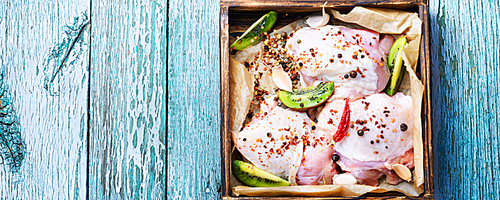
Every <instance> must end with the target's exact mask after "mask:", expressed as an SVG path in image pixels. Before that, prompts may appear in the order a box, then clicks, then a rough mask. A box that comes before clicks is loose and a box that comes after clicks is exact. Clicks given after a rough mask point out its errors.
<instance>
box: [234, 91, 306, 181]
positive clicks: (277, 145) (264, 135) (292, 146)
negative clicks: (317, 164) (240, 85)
mask: <svg viewBox="0 0 500 200" xmlns="http://www.w3.org/2000/svg"><path fill="white" fill-rule="evenodd" d="M272 99H273V98H272V97H271V98H269V99H268V100H266V101H264V102H263V104H262V105H261V111H262V113H261V114H258V115H256V116H255V117H254V118H253V120H252V121H251V122H250V123H249V124H248V125H247V126H246V127H245V128H244V129H243V130H242V131H241V132H240V133H238V134H237V135H236V136H235V137H234V138H233V139H234V140H235V145H236V148H237V149H238V150H239V151H240V153H241V154H242V155H243V157H245V158H246V159H247V160H249V161H250V162H252V163H253V164H254V165H255V166H256V167H258V168H260V169H263V170H265V171H267V172H270V173H272V174H274V175H277V176H280V177H282V178H285V179H288V180H289V181H290V182H292V183H295V179H296V175H297V171H298V169H299V166H300V164H301V160H302V157H303V153H304V144H303V139H302V138H303V136H305V135H307V134H309V133H310V132H311V123H312V121H311V120H310V119H309V117H308V116H307V114H305V113H302V112H296V111H292V110H290V109H283V108H281V107H278V106H276V104H275V102H274V101H272Z"/></svg>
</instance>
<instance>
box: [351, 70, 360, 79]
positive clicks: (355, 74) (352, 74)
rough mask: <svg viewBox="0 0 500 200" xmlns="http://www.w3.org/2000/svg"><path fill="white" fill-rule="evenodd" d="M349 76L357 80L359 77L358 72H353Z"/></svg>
mask: <svg viewBox="0 0 500 200" xmlns="http://www.w3.org/2000/svg"><path fill="white" fill-rule="evenodd" d="M349 76H350V77H351V78H356V76H358V73H357V72H356V71H354V70H352V71H351V72H349Z"/></svg>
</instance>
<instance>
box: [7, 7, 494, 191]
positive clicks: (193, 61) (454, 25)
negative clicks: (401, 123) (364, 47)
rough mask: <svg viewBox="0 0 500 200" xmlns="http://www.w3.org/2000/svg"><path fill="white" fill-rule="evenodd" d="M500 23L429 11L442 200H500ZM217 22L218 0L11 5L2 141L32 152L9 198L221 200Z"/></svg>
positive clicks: (489, 15) (482, 14)
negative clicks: (9, 139) (7, 138)
mask: <svg viewBox="0 0 500 200" xmlns="http://www.w3.org/2000/svg"><path fill="white" fill-rule="evenodd" d="M91 5H92V6H91ZM167 11H168V12H167ZM85 13H87V17H88V19H85ZM167 13H168V17H167ZM498 13H500V3H499V2H498V1H491V0H490V1H488V0H481V1H475V0H464V1H458V2H457V1H451V0H434V1H433V0H430V1H429V14H430V25H431V30H432V32H431V37H432V40H431V47H432V53H431V55H432V62H433V64H432V75H433V76H432V91H431V94H432V110H433V132H434V140H433V153H434V173H435V174H434V175H435V176H434V184H435V197H436V199H499V198H500V183H499V177H500V152H499V147H500V142H499V139H498V138H499V136H500V134H499V132H498V130H499V127H500V126H499V125H498V124H499V123H498V122H499V120H500V119H499V117H498V116H499V115H498V113H499V111H498V105H497V102H499V96H498V94H497V93H498V92H499V91H500V90H499V83H500V79H499V76H500V75H499V74H500V52H499V49H500V31H499V30H498V26H499V25H500V17H499V16H498ZM86 21H88V25H87V22H86ZM218 23H219V1H217V0H210V1H195V0H191V1H181V0H170V1H143V2H135V1H111V0H110V1H92V4H91V1H90V0H88V1H31V2H24V1H17V0H14V1H0V72H1V74H2V79H1V80H0V85H1V91H0V92H6V93H2V96H1V97H0V100H1V102H2V104H3V106H4V107H5V111H6V112H7V114H8V115H5V116H4V115H2V116H0V118H1V119H0V120H7V122H8V124H9V122H11V121H13V122H14V123H13V124H15V125H14V126H12V128H11V129H10V131H11V132H1V133H0V134H3V135H6V134H7V133H12V135H14V136H16V137H17V135H16V134H15V132H16V130H17V131H18V133H19V135H20V138H21V140H22V141H23V146H24V148H25V149H24V150H25V152H23V153H24V159H23V163H22V165H21V166H19V169H18V171H15V170H14V171H12V168H11V167H10V166H9V165H7V164H6V163H7V162H6V160H5V159H4V160H2V162H1V163H0V199H31V198H33V197H35V196H36V197H39V198H43V199H85V198H86V197H89V198H91V199H99V198H105V199H108V198H122V199H160V198H163V197H165V188H166V196H167V198H168V199H217V198H219V191H220V180H221V177H220V174H221V173H220V170H221V169H220V145H219V144H220V138H219V134H220V112H219V111H220V109H219V107H220V103H219V102H220V96H219V93H220V89H219V81H220V78H219V75H220V72H219V66H220V60H219V57H220V54H219V24H218ZM91 34H92V36H91ZM167 44H168V47H167ZM167 48H168V53H167ZM167 64H168V67H167ZM165 74H166V75H165ZM165 76H167V78H168V83H167V79H166V78H165ZM167 84H168V88H167ZM89 89H90V90H89ZM167 90H168V95H167V94H166V92H167ZM167 96H168V105H166V104H167ZM88 101H90V102H88ZM167 113H168V117H167V116H166V115H167ZM6 117H7V118H6ZM88 117H90V118H88ZM9 120H11V121H9ZM3 122H5V121H3ZM89 122H90V123H89ZM8 127H10V126H8ZM167 127H168V128H167ZM167 129H168V133H166V132H167V131H166V130H167ZM165 133H166V138H165ZM87 134H90V135H87ZM87 139H89V140H87ZM165 143H167V144H165ZM88 147H90V148H88ZM165 150H166V151H167V152H166V154H167V157H168V160H167V161H166V163H165V160H164V156H165ZM87 169H88V170H89V171H87ZM87 185H88V187H87ZM87 195H88V196H87Z"/></svg>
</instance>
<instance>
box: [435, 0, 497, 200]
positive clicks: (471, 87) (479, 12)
mask: <svg viewBox="0 0 500 200" xmlns="http://www.w3.org/2000/svg"><path fill="white" fill-rule="evenodd" d="M499 10H500V2H499V1H487V0H482V1H476V0H464V1H451V0H439V1H429V13H430V21H431V30H432V32H431V35H432V41H431V49H432V54H431V55H432V108H433V111H432V113H433V116H432V117H433V123H432V125H433V127H432V129H433V132H434V138H433V143H434V145H433V148H434V164H435V165H434V186H435V187H434V189H435V197H436V199H498V198H499V196H498V195H499V194H500V183H499V181H498V177H500V140H499V137H500V133H499V121H500V117H499V115H498V113H499V112H500V110H499V108H498V103H499V102H500V97H499V96H498V94H497V93H498V91H499V90H500V88H499V84H500V80H499V77H500V68H499V66H500V53H499V51H498V49H499V47H500V46H499V44H500V32H499V30H498V26H500V17H499V15H498V13H499Z"/></svg>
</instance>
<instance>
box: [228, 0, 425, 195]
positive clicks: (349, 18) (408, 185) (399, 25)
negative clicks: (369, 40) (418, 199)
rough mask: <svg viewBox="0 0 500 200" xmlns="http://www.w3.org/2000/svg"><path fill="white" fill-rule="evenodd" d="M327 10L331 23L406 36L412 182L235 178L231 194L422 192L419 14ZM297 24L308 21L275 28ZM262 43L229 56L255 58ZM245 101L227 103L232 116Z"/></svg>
mask: <svg viewBox="0 0 500 200" xmlns="http://www.w3.org/2000/svg"><path fill="white" fill-rule="evenodd" d="M330 13H331V14H332V18H334V19H333V20H331V21H330V22H331V23H332V21H333V24H334V25H342V26H346V27H349V28H359V27H360V26H361V27H365V28H366V29H370V30H374V31H377V32H379V33H382V34H391V35H393V36H395V38H396V39H397V38H398V37H399V36H402V35H405V36H406V37H407V39H408V42H409V44H408V45H407V46H406V47H405V48H404V53H403V60H404V61H405V62H404V65H405V68H406V72H405V74H404V78H403V81H402V83H401V86H400V88H399V91H401V92H403V93H405V94H406V95H410V96H411V97H412V102H413V111H414V113H413V120H414V121H413V123H414V130H413V132H414V141H413V143H414V163H415V168H414V170H413V171H412V173H413V177H412V178H413V180H412V181H411V182H401V183H399V184H398V185H390V184H388V183H387V182H386V181H385V179H380V180H379V185H378V187H372V186H366V185H321V186H320V185H315V186H288V187H270V188H266V187H247V186H241V184H239V181H238V180H232V186H234V187H233V194H234V195H237V196H239V195H247V196H317V197H320V196H351V197H355V196H360V195H363V194H365V193H368V192H371V193H383V192H388V191H398V192H402V193H404V194H406V195H408V196H418V195H419V194H420V193H422V192H423V183H424V175H423V143H422V124H421V117H420V115H421V105H422V95H423V90H424V87H423V84H422V82H421V81H420V80H419V79H418V78H417V76H416V75H415V72H414V70H415V69H416V66H417V62H418V57H419V46H420V37H421V27H422V21H421V20H420V19H419V18H418V15H417V14H416V13H410V12H404V11H397V10H390V9H379V8H365V7H355V8H354V9H353V10H352V11H351V12H350V13H348V14H346V15H342V14H340V13H339V12H338V11H336V10H330ZM306 19H307V18H306ZM337 20H340V21H337ZM336 22H338V23H336ZM346 22H347V23H346ZM331 23H330V24H331ZM348 23H352V24H353V25H352V26H349V25H348ZM298 26H301V27H307V25H306V24H305V23H304V19H301V20H298V21H296V22H293V23H291V24H289V25H287V26H285V27H283V28H281V29H279V30H277V31H276V32H277V33H281V32H282V31H286V32H287V33H288V34H290V32H291V31H292V30H295V29H296V28H297V27H298ZM261 45H262V42H261V43H258V44H256V45H254V46H252V47H249V48H247V49H244V50H242V51H239V52H238V53H237V54H236V55H235V56H232V57H233V58H234V59H235V60H232V59H231V62H236V61H238V62H245V61H251V60H252V59H253V58H254V56H258V55H259V53H260V52H259V51H260V49H261ZM407 55H408V56H407ZM231 66H233V64H231ZM262 69H263V66H259V69H258V70H257V71H254V72H250V73H258V72H264V71H262ZM245 70H246V69H245ZM231 74H233V73H231ZM269 77H270V76H269ZM269 81H270V84H272V87H274V84H273V83H272V79H271V78H269ZM261 84H264V83H262V81H261ZM236 94H238V92H237V91H234V87H232V86H231V98H233V97H234V96H235V95H236ZM249 98H250V99H251V98H252V97H251V96H250V97H249ZM245 102H248V104H249V102H250V101H245ZM245 102H238V103H237V102H233V101H231V105H230V106H231V116H232V117H234V116H235V115H233V113H232V111H233V107H235V109H236V110H245V111H247V110H248V105H246V104H245ZM233 103H234V104H233ZM245 114H246V113H245ZM235 122H238V121H235ZM231 127H233V126H231ZM238 127H241V123H240V124H239V125H238ZM238 130H239V129H238ZM232 133H233V132H232ZM232 179H234V176H232Z"/></svg>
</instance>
